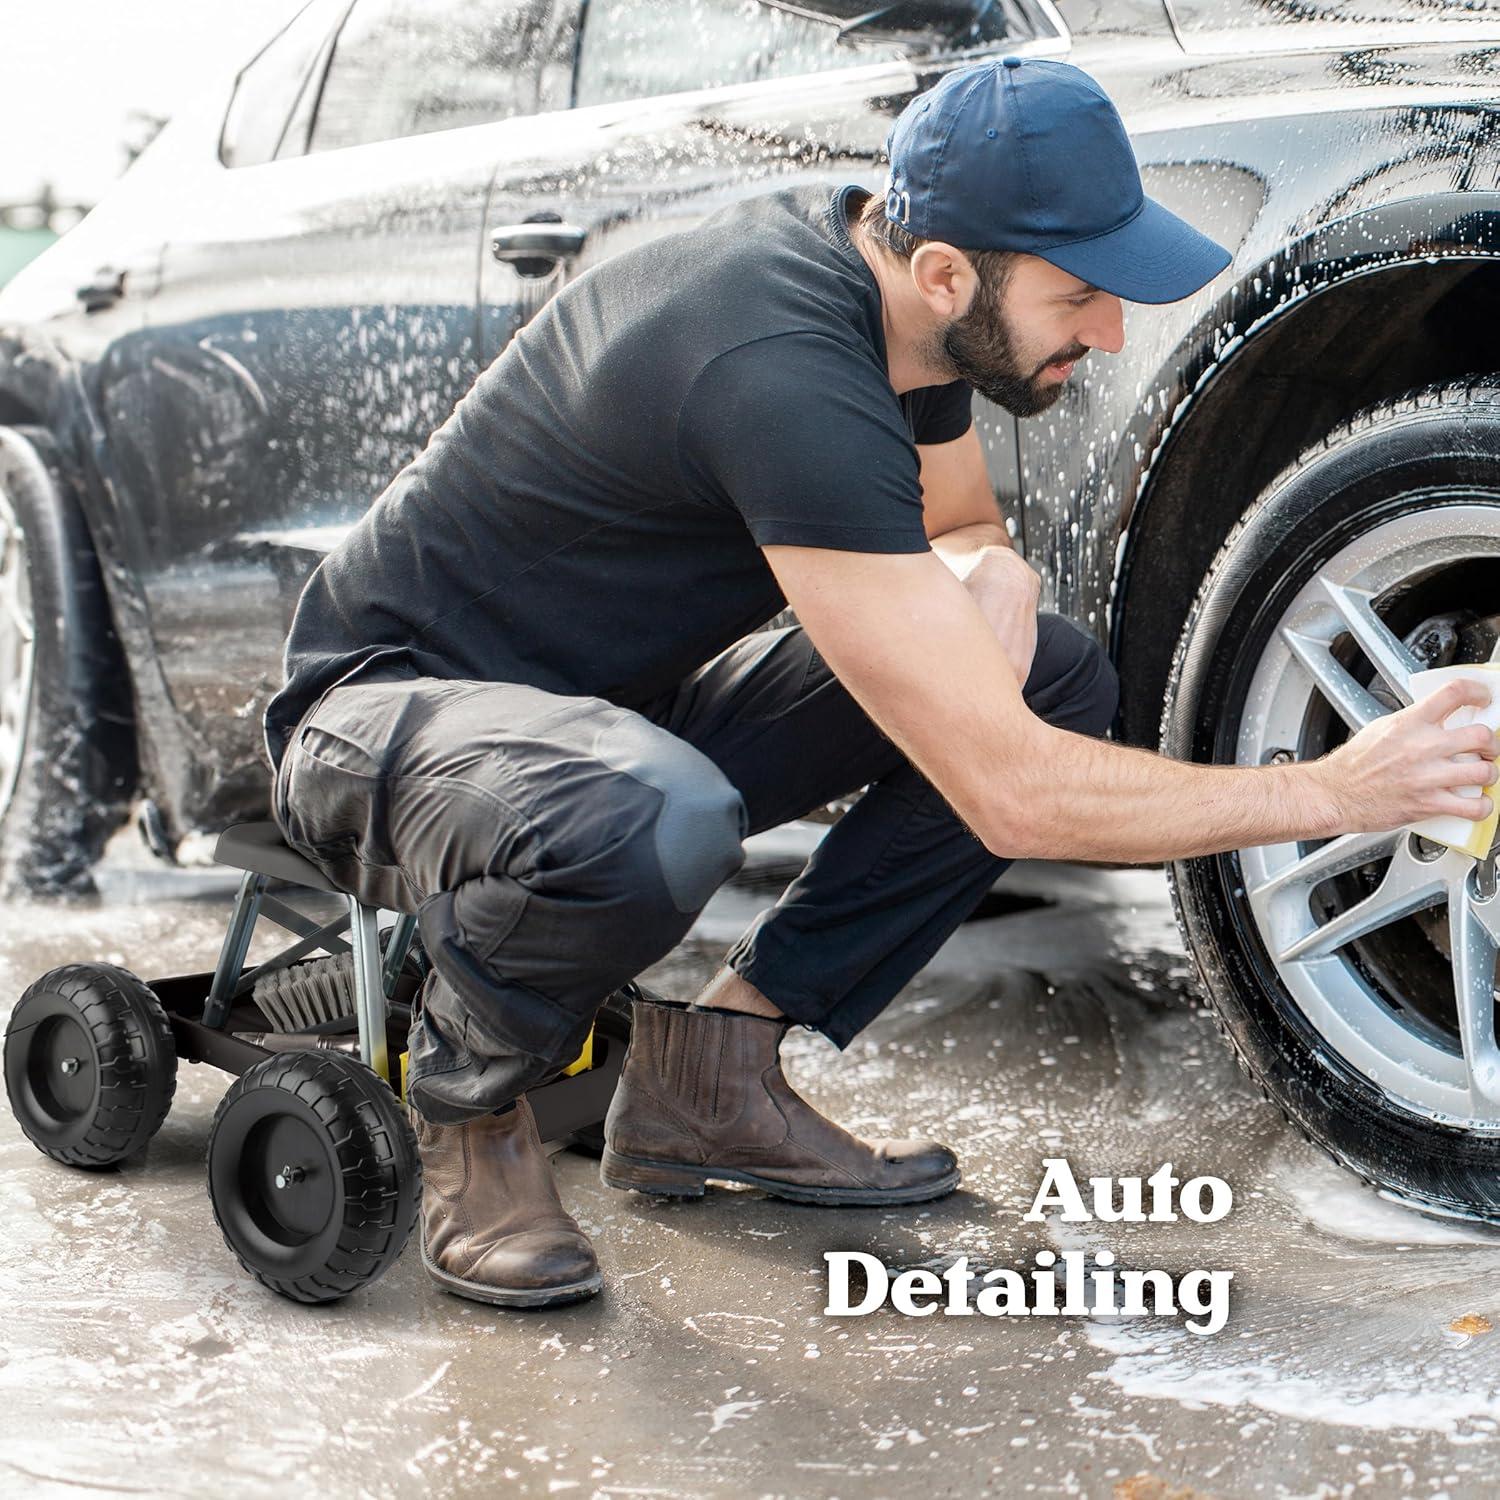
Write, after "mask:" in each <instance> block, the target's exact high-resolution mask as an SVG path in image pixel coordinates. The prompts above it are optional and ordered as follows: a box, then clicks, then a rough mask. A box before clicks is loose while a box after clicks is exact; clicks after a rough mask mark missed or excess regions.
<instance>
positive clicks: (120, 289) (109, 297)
mask: <svg viewBox="0 0 1500 1500" xmlns="http://www.w3.org/2000/svg"><path fill="white" fill-rule="evenodd" d="M76 295H77V297H78V300H79V301H80V302H81V303H83V310H84V311H85V312H102V311H103V310H104V309H105V308H106V307H113V306H114V304H115V303H116V302H118V301H119V300H120V298H121V297H123V296H124V295H125V273H124V272H123V271H117V270H115V268H114V267H113V266H100V267H99V269H98V270H97V271H95V272H94V279H93V280H92V281H90V282H88V283H87V284H86V285H84V286H81V287H79V288H78V291H77V294H76Z"/></svg>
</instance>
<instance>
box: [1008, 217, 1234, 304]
mask: <svg viewBox="0 0 1500 1500" xmlns="http://www.w3.org/2000/svg"><path fill="white" fill-rule="evenodd" d="M1033 253H1034V254H1036V255H1038V256H1040V257H1041V259H1043V260H1045V261H1050V262H1051V264H1053V265H1054V266H1058V267H1060V268H1061V269H1062V270H1064V271H1069V272H1071V273H1072V274H1073V275H1074V276H1079V277H1082V278H1083V280H1084V281H1087V282H1088V283H1090V285H1092V286H1096V287H1098V288H1099V289H1100V290H1101V291H1105V292H1112V293H1114V295H1115V296H1116V297H1123V298H1124V299H1125V300H1126V301H1127V302H1176V301H1178V300H1179V299H1180V298H1182V297H1188V296H1191V295H1192V294H1193V293H1194V292H1196V291H1197V290H1198V288H1199V287H1201V286H1206V285H1207V284H1208V283H1209V282H1210V281H1212V280H1213V279H1214V277H1215V276H1217V275H1218V274H1219V272H1220V271H1222V270H1224V269H1225V268H1226V267H1227V266H1228V265H1229V262H1230V261H1231V260H1233V259H1234V257H1233V256H1232V255H1231V254H1230V252H1229V251H1228V250H1226V249H1225V248H1224V247H1223V246H1222V245H1221V244H1219V243H1218V242H1217V241H1215V240H1211V239H1209V237H1208V236H1207V235H1206V234H1201V233H1199V231H1198V230H1196V229H1194V228H1193V226H1192V225H1191V224H1189V223H1188V222H1187V220H1186V219H1179V218H1178V217H1177V215H1176V214H1174V213H1173V212H1171V210H1170V209H1166V208H1163V207H1162V206H1161V204H1160V203H1158V202H1157V201H1156V199H1154V198H1147V199H1146V201H1145V203H1144V205H1143V206H1142V208H1141V211H1140V213H1138V214H1137V215H1136V216H1135V217H1134V218H1133V219H1132V220H1131V221H1130V222H1129V223H1128V224H1122V225H1121V226H1120V228H1118V229H1113V230H1111V231H1110V232H1109V233H1108V234H1101V235H1096V236H1095V237H1094V238H1093V239H1089V240H1077V241H1075V242H1074V243H1073V244H1071V245H1059V246H1057V248H1056V249H1049V250H1037V251H1034V252H1033Z"/></svg>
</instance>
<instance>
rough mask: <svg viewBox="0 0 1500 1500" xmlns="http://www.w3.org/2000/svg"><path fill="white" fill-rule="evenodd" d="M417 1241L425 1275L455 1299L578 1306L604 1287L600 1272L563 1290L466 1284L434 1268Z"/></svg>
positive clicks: (496, 1303)
mask: <svg viewBox="0 0 1500 1500" xmlns="http://www.w3.org/2000/svg"><path fill="white" fill-rule="evenodd" d="M417 1238H418V1241H419V1244H418V1248H419V1249H420V1251H421V1254H422V1264H423V1266H425V1267H426V1269H427V1274H428V1275H429V1276H430V1277H432V1279H433V1280H434V1281H435V1282H436V1283H437V1284H438V1285H439V1286H440V1287H442V1289H443V1290H444V1291H445V1292H452V1293H453V1295H454V1296H455V1297H467V1298H469V1300H470V1301H472V1302H488V1303H490V1304H491V1305H492V1306H495V1307H552V1306H554V1305H556V1304H557V1303H559V1302H581V1301H582V1300H583V1299H584V1298H585V1297H592V1296H593V1295H594V1293H595V1292H597V1291H598V1290H599V1289H600V1288H601V1287H602V1286H603V1285H604V1275H603V1273H602V1272H600V1271H595V1272H594V1274H593V1275H592V1276H586V1277H584V1279H583V1280H582V1281H570V1282H567V1283H566V1284H565V1285H563V1286H546V1287H540V1286H539V1287H501V1286H491V1285H490V1284H489V1283H488V1282H484V1281H465V1280H464V1278H463V1277H462V1276H455V1275H454V1274H453V1273H452V1272H451V1271H445V1270H443V1268H442V1267H441V1266H439V1265H437V1264H435V1263H434V1262H433V1260H432V1259H431V1258H430V1257H429V1256H428V1254H427V1241H426V1239H425V1238H424V1237H423V1236H421V1235H418V1237H417Z"/></svg>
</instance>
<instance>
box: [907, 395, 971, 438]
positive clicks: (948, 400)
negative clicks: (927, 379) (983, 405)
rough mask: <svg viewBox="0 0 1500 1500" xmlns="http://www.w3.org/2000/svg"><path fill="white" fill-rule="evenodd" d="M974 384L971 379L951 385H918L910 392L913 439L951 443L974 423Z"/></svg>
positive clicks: (909, 406) (909, 404)
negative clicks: (972, 384) (970, 381)
mask: <svg viewBox="0 0 1500 1500" xmlns="http://www.w3.org/2000/svg"><path fill="white" fill-rule="evenodd" d="M973 397H974V387H973V386H971V385H970V384H969V382H968V381H967V380H950V381H949V382H948V384H947V385H924V386H918V387H917V389H916V390H914V391H908V392H907V393H906V401H907V408H906V409H907V413H908V415H909V416H910V418H911V430H912V440H913V441H914V442H918V443H951V442H952V441H953V439H954V438H956V437H962V436H963V435H964V433H966V432H967V431H968V430H969V428H970V427H972V426H973V425H974V415H973V411H972V406H973Z"/></svg>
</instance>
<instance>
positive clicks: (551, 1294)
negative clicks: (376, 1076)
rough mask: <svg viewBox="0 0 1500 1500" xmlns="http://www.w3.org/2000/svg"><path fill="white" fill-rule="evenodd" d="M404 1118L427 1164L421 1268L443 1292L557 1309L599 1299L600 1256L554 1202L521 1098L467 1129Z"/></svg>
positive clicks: (547, 1168) (548, 1169)
mask: <svg viewBox="0 0 1500 1500" xmlns="http://www.w3.org/2000/svg"><path fill="white" fill-rule="evenodd" d="M407 1112H408V1114H409V1115H410V1117H411V1123H412V1128H413V1129H414V1130H415V1131H416V1133H417V1150H418V1152H419V1153H420V1155H421V1158H422V1233H421V1246H422V1264H423V1265H424V1266H426V1267H427V1273H428V1275H430V1276H431V1277H432V1279H433V1280H434V1281H435V1282H437V1284H438V1285H439V1286H440V1287H442V1288H443V1289H444V1291H449V1292H453V1293H454V1294H455V1295H457V1296H459V1297H472V1298H473V1299H474V1300H475V1301H476V1302H493V1303H496V1304H498V1305H499V1306H501V1307H550V1306H551V1305H552V1304H553V1303H555V1302H574V1301H577V1300H578V1299H580V1298H582V1297H592V1296H593V1295H594V1293H595V1292H597V1291H598V1290H599V1288H600V1286H601V1285H602V1284H603V1278H602V1277H601V1276H600V1274H599V1262H598V1261H597V1260H596V1259H595V1258H594V1247H593V1246H592V1245H591V1244H590V1243H589V1240H588V1236H587V1235H586V1234H584V1232H583V1230H581V1229H580V1228H579V1227H578V1221H577V1220H576V1219H574V1217H573V1216H572V1214H570V1213H569V1212H568V1211H567V1209H565V1208H564V1207H563V1206H562V1200H561V1199H560V1198H559V1197H558V1196H557V1184H556V1182H554V1181H553V1177H552V1163H551V1162H550V1161H548V1159H547V1153H546V1152H545V1151H543V1150H542V1141H541V1137H540V1136H539V1135H538V1134H537V1128H536V1119H535V1117H534V1116H533V1115H532V1113H531V1105H530V1104H528V1103H527V1101H526V1096H525V1095H524V1094H523V1095H522V1096H521V1098H520V1099H518V1100H517V1101H516V1107H515V1108H514V1109H511V1110H507V1111H506V1112H505V1113H504V1114H503V1115H496V1114H488V1115H480V1116H479V1118H478V1119H475V1120H468V1121H465V1123H464V1124H462V1125H434V1124H433V1123H432V1122H431V1121H430V1120H428V1119H426V1118H424V1117H423V1116H422V1115H421V1114H420V1113H419V1112H418V1111H417V1110H416V1109H414V1108H412V1107H411V1106H410V1105H408V1107H407Z"/></svg>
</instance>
